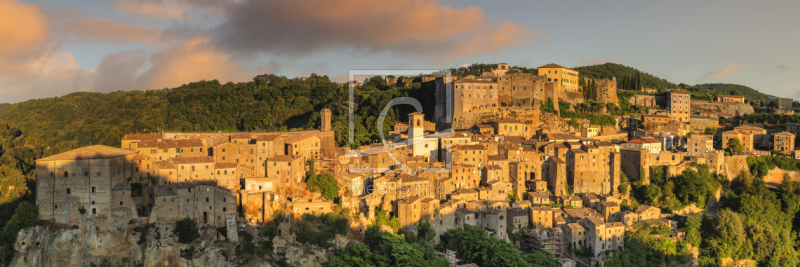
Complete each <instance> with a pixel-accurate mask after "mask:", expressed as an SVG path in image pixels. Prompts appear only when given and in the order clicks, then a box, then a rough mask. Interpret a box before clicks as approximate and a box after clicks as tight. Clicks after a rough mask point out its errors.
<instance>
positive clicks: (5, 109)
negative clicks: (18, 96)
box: [0, 103, 14, 116]
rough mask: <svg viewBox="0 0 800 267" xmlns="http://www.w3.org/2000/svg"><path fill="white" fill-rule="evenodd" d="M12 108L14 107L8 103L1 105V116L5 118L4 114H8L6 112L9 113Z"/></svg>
mask: <svg viewBox="0 0 800 267" xmlns="http://www.w3.org/2000/svg"><path fill="white" fill-rule="evenodd" d="M12 106H14V105H12V104H8V103H0V116H3V113H6V111H8V109H10V108H11V107H12Z"/></svg>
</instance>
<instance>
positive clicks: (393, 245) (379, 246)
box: [324, 227, 449, 267]
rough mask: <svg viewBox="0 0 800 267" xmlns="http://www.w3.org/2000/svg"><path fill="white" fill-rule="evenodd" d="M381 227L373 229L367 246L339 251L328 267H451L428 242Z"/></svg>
mask: <svg viewBox="0 0 800 267" xmlns="http://www.w3.org/2000/svg"><path fill="white" fill-rule="evenodd" d="M378 228H379V227H369V228H368V229H367V233H366V238H365V242H364V243H357V244H351V245H348V246H347V247H345V248H343V249H340V250H338V251H336V255H334V256H333V257H332V258H331V259H330V260H329V261H328V262H325V264H324V266H326V267H339V266H420V267H422V266H441V267H445V266H449V264H448V263H447V261H446V260H445V259H442V258H439V257H438V256H437V255H436V251H435V250H434V249H433V245H432V244H431V243H429V242H428V241H425V240H424V239H420V238H416V237H415V236H414V235H413V233H409V234H406V235H395V234H390V233H387V232H382V231H380V230H379V229H378Z"/></svg>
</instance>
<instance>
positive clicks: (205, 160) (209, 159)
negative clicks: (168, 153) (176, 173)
mask: <svg viewBox="0 0 800 267" xmlns="http://www.w3.org/2000/svg"><path fill="white" fill-rule="evenodd" d="M170 160H172V162H174V163H175V164H194V163H214V158H212V157H188V158H171V159H170Z"/></svg>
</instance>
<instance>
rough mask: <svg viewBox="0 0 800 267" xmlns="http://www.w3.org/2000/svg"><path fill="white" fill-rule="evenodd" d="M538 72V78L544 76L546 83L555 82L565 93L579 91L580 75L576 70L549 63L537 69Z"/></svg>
mask: <svg viewBox="0 0 800 267" xmlns="http://www.w3.org/2000/svg"><path fill="white" fill-rule="evenodd" d="M538 71H539V76H545V77H547V81H548V82H555V83H557V84H558V85H560V86H563V87H564V90H565V91H570V92H578V91H579V90H580V84H579V80H580V75H579V72H578V71H577V70H574V69H570V68H567V67H564V66H561V65H558V64H555V63H551V64H547V65H544V66H541V67H539V68H538ZM598 89H599V88H598ZM598 91H599V90H598Z"/></svg>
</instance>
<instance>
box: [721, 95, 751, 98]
mask: <svg viewBox="0 0 800 267" xmlns="http://www.w3.org/2000/svg"><path fill="white" fill-rule="evenodd" d="M717 97H730V98H744V96H741V95H717Z"/></svg>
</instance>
